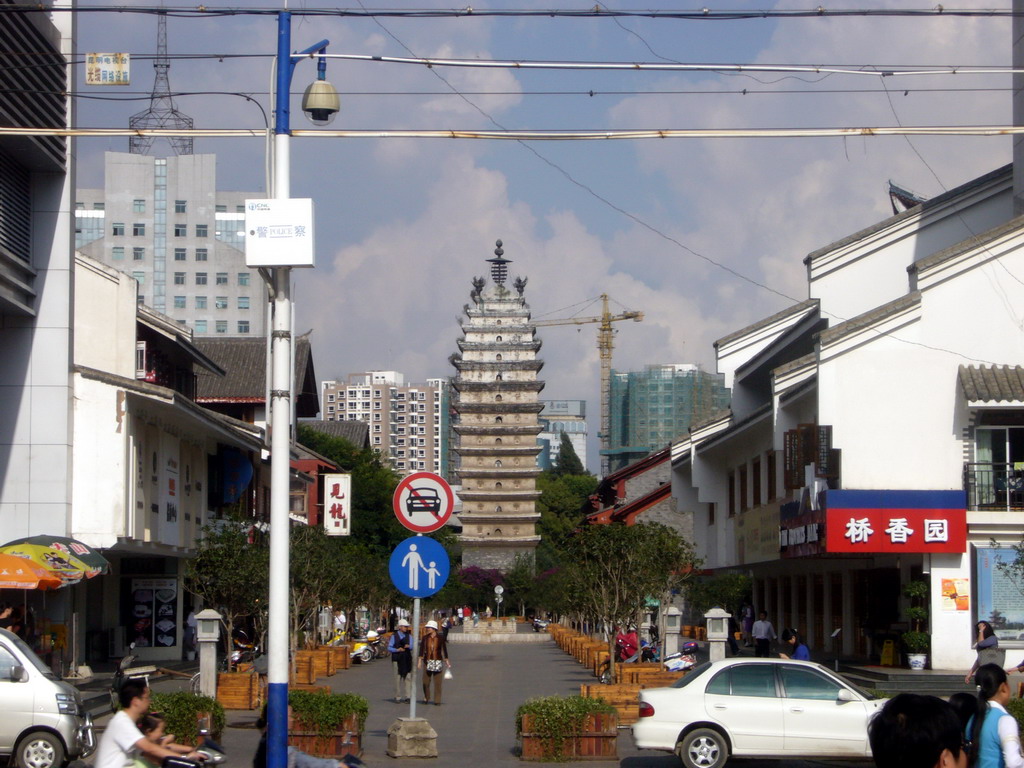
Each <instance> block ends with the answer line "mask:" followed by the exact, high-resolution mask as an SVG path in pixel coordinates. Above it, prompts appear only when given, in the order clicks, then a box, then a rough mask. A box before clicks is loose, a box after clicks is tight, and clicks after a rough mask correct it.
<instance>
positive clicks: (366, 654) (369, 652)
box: [359, 648, 373, 664]
mask: <svg viewBox="0 0 1024 768" xmlns="http://www.w3.org/2000/svg"><path fill="white" fill-rule="evenodd" d="M359 658H360V659H361V660H362V661H363V663H365V664H369V663H370V662H371V661H373V649H372V648H363V650H361V651H360V652H359Z"/></svg>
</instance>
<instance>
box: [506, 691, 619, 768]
mask: <svg viewBox="0 0 1024 768" xmlns="http://www.w3.org/2000/svg"><path fill="white" fill-rule="evenodd" d="M617 729H618V717H617V715H616V714H615V709H614V708H613V707H612V706H611V705H609V704H607V703H606V702H605V701H603V700H602V699H586V698H583V697H582V696H543V697H540V698H536V699H530V700H528V701H526V702H525V703H523V704H521V705H520V706H519V709H517V710H516V736H518V738H519V740H520V745H521V747H520V759H522V760H553V761H557V762H563V761H566V760H576V759H581V758H603V759H616V758H617V757H618V753H617V751H616V740H617V737H618V730H617Z"/></svg>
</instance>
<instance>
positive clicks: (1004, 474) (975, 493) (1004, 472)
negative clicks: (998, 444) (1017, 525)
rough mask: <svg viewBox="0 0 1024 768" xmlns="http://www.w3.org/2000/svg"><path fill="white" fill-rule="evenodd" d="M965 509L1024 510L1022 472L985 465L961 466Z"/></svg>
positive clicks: (1007, 465)
mask: <svg viewBox="0 0 1024 768" xmlns="http://www.w3.org/2000/svg"><path fill="white" fill-rule="evenodd" d="M964 490H966V491H967V506H968V509H1006V510H1010V509H1024V469H1015V468H1014V464H992V463H989V462H984V463H976V464H965V465H964Z"/></svg>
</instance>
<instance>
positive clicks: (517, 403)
mask: <svg viewBox="0 0 1024 768" xmlns="http://www.w3.org/2000/svg"><path fill="white" fill-rule="evenodd" d="M497 246H498V247H497V248H495V249H494V254H495V256H494V258H493V259H487V261H488V263H489V264H490V265H491V283H492V285H491V286H490V287H489V288H488V289H486V290H485V285H486V281H485V280H484V278H482V277H477V278H474V279H473V291H472V293H470V298H472V300H473V303H472V304H467V305H465V307H463V311H464V312H465V315H466V317H465V319H463V320H462V322H461V326H462V333H463V336H462V338H460V339H459V341H458V344H459V350H460V352H459V353H457V354H454V355H452V356H451V363H452V365H454V366H455V369H456V370H457V371H458V373H457V374H456V376H455V378H454V379H452V388H453V390H454V395H453V406H454V408H455V410H456V411H457V413H458V414H459V421H458V423H457V424H456V425H455V427H454V429H455V432H456V434H457V435H458V440H457V447H456V448H455V452H456V453H457V454H458V455H459V457H460V460H461V466H460V467H459V468H458V469H457V473H458V475H459V477H460V480H461V482H462V491H461V492H460V493H459V496H460V498H461V499H462V513H461V514H460V516H459V517H460V519H461V521H462V538H461V541H462V564H463V565H464V566H469V565H476V566H479V567H481V568H498V569H500V570H508V569H509V568H511V566H512V565H513V563H514V562H515V559H516V557H517V556H519V555H525V556H527V557H529V558H530V559H531V560H532V559H533V555H534V550H535V549H536V547H537V543H538V542H539V541H540V536H538V535H537V533H536V523H537V520H538V519H539V518H540V514H539V513H538V512H537V511H536V501H537V498H538V497H539V496H540V493H539V492H538V491H537V475H539V474H540V469H539V468H538V466H537V454H538V453H539V452H540V450H541V448H540V446H539V445H538V444H537V435H538V434H539V433H540V431H541V427H540V424H539V423H538V421H537V414H538V413H540V410H541V407H542V406H541V404H540V402H538V400H537V397H538V394H539V393H540V391H541V390H542V389H543V388H544V382H542V381H538V380H537V373H538V372H539V371H540V369H541V367H542V366H543V365H544V363H543V362H542V361H540V360H538V359H537V352H538V350H540V340H539V339H537V338H535V335H534V334H535V331H536V328H535V327H534V326H533V324H532V323H531V322H530V307H529V305H528V304H527V303H526V300H525V299H524V298H523V292H524V291H525V289H526V279H525V278H518V277H517V278H516V279H515V281H514V282H513V286H514V287H515V291H510V290H509V289H508V288H506V287H505V280H506V279H507V278H508V265H509V263H510V262H509V260H508V259H506V258H504V252H503V251H502V249H501V241H500V240H499V241H498V242H497Z"/></svg>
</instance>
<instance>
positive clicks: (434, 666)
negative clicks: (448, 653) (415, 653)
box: [427, 659, 444, 672]
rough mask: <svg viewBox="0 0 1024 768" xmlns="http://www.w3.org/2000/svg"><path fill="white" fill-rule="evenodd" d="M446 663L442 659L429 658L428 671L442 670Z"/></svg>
mask: <svg viewBox="0 0 1024 768" xmlns="http://www.w3.org/2000/svg"><path fill="white" fill-rule="evenodd" d="M442 666H444V663H443V662H442V661H441V659H427V672H440V671H441V667H442Z"/></svg>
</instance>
